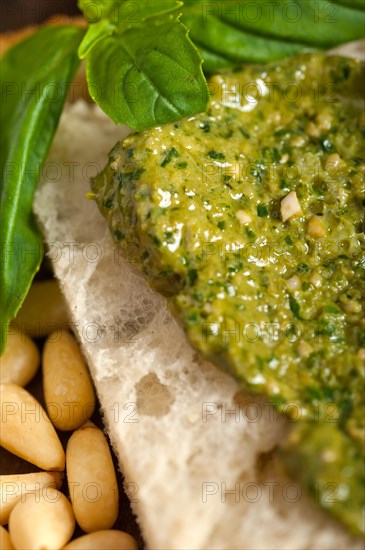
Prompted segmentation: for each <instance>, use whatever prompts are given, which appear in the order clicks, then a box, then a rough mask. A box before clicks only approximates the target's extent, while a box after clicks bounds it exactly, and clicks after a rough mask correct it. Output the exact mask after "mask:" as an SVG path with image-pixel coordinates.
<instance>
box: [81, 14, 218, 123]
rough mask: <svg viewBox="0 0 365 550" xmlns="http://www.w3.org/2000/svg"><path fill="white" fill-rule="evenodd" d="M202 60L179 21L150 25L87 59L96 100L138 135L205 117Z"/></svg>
mask: <svg viewBox="0 0 365 550" xmlns="http://www.w3.org/2000/svg"><path fill="white" fill-rule="evenodd" d="M201 64H202V59H201V57H200V55H199V54H198V51H197V49H196V48H195V46H194V45H193V44H192V42H191V41H190V39H189V38H188V31H187V29H186V27H185V26H184V25H182V23H180V22H179V21H178V20H176V19H171V18H170V19H169V20H164V21H163V22H161V21H160V20H159V19H151V20H149V21H148V22H146V24H142V25H139V26H138V27H137V26H136V27H133V28H130V29H128V30H127V31H125V32H124V33H123V34H122V35H121V36H120V35H113V36H111V37H108V38H105V39H104V40H101V41H100V42H98V43H97V44H96V45H95V46H94V47H93V48H92V50H91V51H90V53H89V55H88V56H87V79H88V82H89V85H90V93H91V95H92V98H93V99H94V100H95V101H96V102H97V103H98V104H99V105H100V107H101V108H102V109H103V110H104V111H105V112H106V114H107V115H108V116H109V117H110V118H111V119H112V120H114V122H116V123H117V124H121V123H123V124H127V125H128V126H130V127H131V128H133V129H134V130H137V131H141V130H144V129H145V128H148V127H150V126H154V125H157V124H164V123H167V122H171V121H172V120H177V119H179V118H182V117H185V116H190V115H193V114H196V113H198V112H201V111H204V110H205V108H206V105H207V101H208V88H207V84H206V81H205V78H204V76H203V73H202V69H201Z"/></svg>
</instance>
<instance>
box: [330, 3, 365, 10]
mask: <svg viewBox="0 0 365 550" xmlns="http://www.w3.org/2000/svg"><path fill="white" fill-rule="evenodd" d="M334 2H335V3H336V4H343V5H344V6H348V7H349V8H353V9H354V10H363V11H365V0H334Z"/></svg>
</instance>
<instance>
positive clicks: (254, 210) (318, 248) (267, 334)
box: [93, 54, 365, 534]
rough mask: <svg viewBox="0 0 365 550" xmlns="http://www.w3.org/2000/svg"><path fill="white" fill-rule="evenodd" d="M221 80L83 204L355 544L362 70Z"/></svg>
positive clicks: (141, 140) (298, 66)
mask: <svg viewBox="0 0 365 550" xmlns="http://www.w3.org/2000/svg"><path fill="white" fill-rule="evenodd" d="M219 78H220V83H221V84H220V86H215V88H214V89H215V90H216V92H215V95H213V96H212V97H211V101H210V104H209V107H208V110H207V112H206V113H202V114H199V115H197V116H196V117H192V118H189V119H184V120H181V121H180V122H177V123H173V124H167V125H166V126H164V127H158V128H152V129H150V130H147V131H145V132H143V133H141V134H134V135H132V136H130V137H128V138H127V139H126V140H125V141H124V142H123V143H119V144H117V145H116V146H115V148H114V149H113V150H112V151H111V153H110V161H109V164H108V165H107V166H106V168H105V169H104V171H103V172H102V173H101V174H100V175H99V176H98V177H97V178H96V179H95V180H94V182H93V191H94V193H95V195H96V197H97V201H98V204H99V207H100V210H101V211H102V213H103V214H104V215H105V217H106V218H107V220H108V222H109V225H110V228H111V231H112V233H113V235H114V237H115V238H116V240H117V241H118V242H119V244H120V247H121V250H122V251H123V250H125V251H126V253H128V250H130V246H131V245H134V246H135V247H136V249H137V250H138V251H139V268H140V270H141V271H142V272H143V273H144V275H145V276H146V278H147V279H148V281H149V282H150V284H151V285H152V286H153V287H154V288H156V289H157V290H159V291H160V292H162V293H164V294H165V295H166V296H169V297H170V298H169V299H170V300H171V302H172V305H173V307H174V310H175V311H176V313H177V315H178V317H179V319H180V321H181V323H182V325H183V327H184V329H185V331H186V333H187V335H188V337H189V339H190V342H191V343H192V345H193V346H194V347H195V348H196V349H197V350H198V351H199V352H201V353H202V354H203V355H204V356H205V357H207V358H209V359H210V360H212V361H213V362H214V363H216V364H217V365H218V366H220V367H222V368H224V369H226V370H227V371H228V372H229V373H231V374H232V375H233V376H235V377H236V378H237V379H238V380H239V381H240V382H241V383H242V384H243V385H244V386H245V387H247V388H248V389H249V390H251V391H253V392H260V393H264V394H266V395H267V396H268V397H269V398H270V400H271V401H272V403H273V405H274V406H275V407H276V408H277V409H278V410H279V411H281V412H282V413H283V414H286V415H287V416H288V417H291V419H292V420H293V422H295V423H294V424H293V430H292V433H291V436H290V439H289V440H288V441H287V443H286V444H284V445H283V447H282V449H281V455H282V459H283V462H284V464H285V465H286V467H287V469H288V471H289V472H290V473H291V475H292V476H293V477H295V478H296V479H298V480H299V481H301V482H302V483H303V484H304V485H305V486H306V487H307V488H308V490H309V491H310V492H311V493H312V494H313V496H314V497H315V499H316V501H317V502H319V503H320V504H321V505H322V506H323V507H324V508H326V509H327V510H328V511H329V512H331V513H332V514H333V515H334V516H336V517H337V518H339V519H340V520H341V521H342V522H343V523H344V524H346V525H347V526H348V527H349V528H350V529H351V530H352V531H353V532H354V533H356V534H361V533H362V532H363V530H364V524H363V519H362V517H363V516H362V511H363V508H364V485H365V484H364V456H363V449H364V447H363V441H364V391H363V390H364V358H363V352H361V350H363V349H364V347H365V345H364V343H365V339H364V319H363V306H364V270H365V262H364V255H363V247H364V234H363V227H364V226H363V225H362V223H361V220H362V218H363V213H364V212H363V205H364V198H365V190H364V188H365V184H364V170H363V167H364V159H363V153H364V150H365V138H364V136H365V117H364V109H363V104H362V103H361V100H362V98H361V90H362V85H361V83H362V82H363V81H364V68H363V66H362V65H361V64H360V63H358V62H356V61H352V60H348V59H345V58H341V57H330V58H325V57H324V56H323V55H322V54H307V55H303V56H299V57H297V58H292V59H288V60H285V61H282V62H280V63H277V64H273V65H269V66H262V65H261V66H247V67H246V68H244V69H243V70H242V71H241V72H238V71H234V72H225V73H222V74H221V75H220V77H219ZM253 88H255V90H254V91H252V90H253ZM247 90H250V93H248V92H247ZM290 90H291V92H293V90H294V91H295V92H296V93H295V96H294V95H293V94H292V93H289V92H290ZM329 90H330V91H331V93H330V94H329ZM254 92H255V93H254ZM329 487H332V488H333V487H335V488H336V490H335V493H336V494H332V493H331V495H330V498H329V495H328V491H329Z"/></svg>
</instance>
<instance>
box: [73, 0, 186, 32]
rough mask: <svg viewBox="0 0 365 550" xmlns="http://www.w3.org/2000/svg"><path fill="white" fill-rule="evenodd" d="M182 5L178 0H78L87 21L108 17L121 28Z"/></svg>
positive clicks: (92, 21) (168, 11)
mask: <svg viewBox="0 0 365 550" xmlns="http://www.w3.org/2000/svg"><path fill="white" fill-rule="evenodd" d="M182 5H183V2H180V1H179V0H139V2H134V1H131V0H98V2H95V0H94V1H90V0H79V2H78V6H79V8H80V10H81V11H82V12H83V14H84V16H85V17H86V19H87V20H88V21H89V23H97V22H99V21H100V20H101V19H108V20H109V21H110V22H111V23H113V24H114V25H115V26H117V27H119V28H121V29H123V28H127V27H130V26H133V25H135V24H138V23H141V22H143V21H145V20H146V19H149V18H151V17H156V16H158V15H163V14H166V13H170V12H172V11H175V10H177V9H178V8H179V7H181V6H182Z"/></svg>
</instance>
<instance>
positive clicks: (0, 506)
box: [0, 472, 63, 525]
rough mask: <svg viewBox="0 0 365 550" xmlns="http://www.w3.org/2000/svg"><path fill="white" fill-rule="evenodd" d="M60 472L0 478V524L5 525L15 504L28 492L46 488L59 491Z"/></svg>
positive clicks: (61, 475) (61, 476)
mask: <svg viewBox="0 0 365 550" xmlns="http://www.w3.org/2000/svg"><path fill="white" fill-rule="evenodd" d="M62 480H63V474H62V473H61V472H35V473H34V474H18V475H2V476H0V524H1V525H6V524H7V523H8V521H9V515H10V512H11V510H12V509H13V508H14V506H15V505H16V503H17V502H18V501H19V500H20V499H21V498H23V496H24V495H25V494H27V493H29V492H32V493H34V492H35V491H38V492H40V493H41V492H42V491H43V490H45V489H47V487H54V488H57V489H59V488H60V487H61V485H62Z"/></svg>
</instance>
